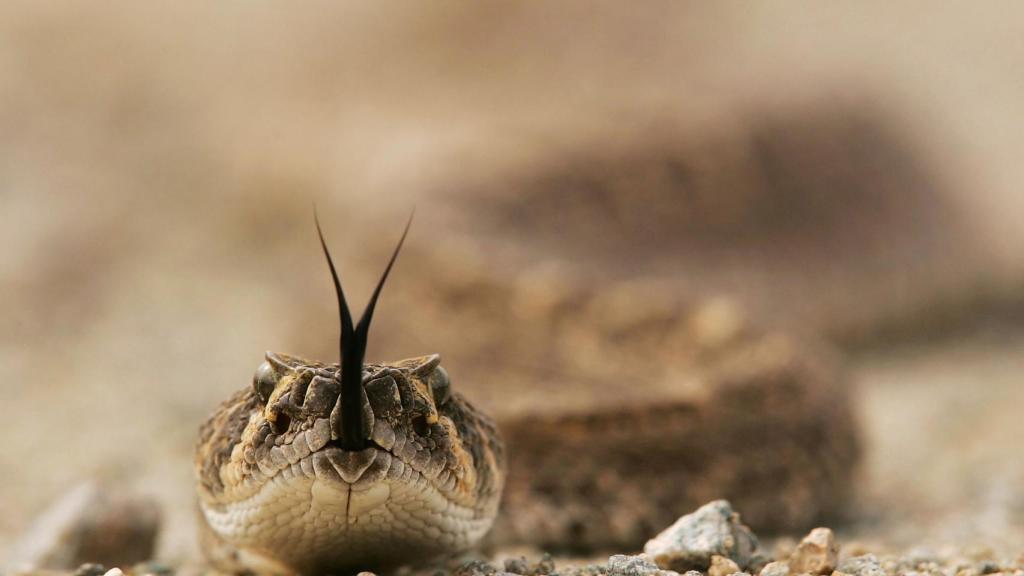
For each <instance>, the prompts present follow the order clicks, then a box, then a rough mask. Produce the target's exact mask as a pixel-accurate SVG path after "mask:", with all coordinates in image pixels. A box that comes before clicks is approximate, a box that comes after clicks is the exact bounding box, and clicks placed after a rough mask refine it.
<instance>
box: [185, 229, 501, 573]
mask: <svg viewBox="0 0 1024 576" xmlns="http://www.w3.org/2000/svg"><path fill="white" fill-rule="evenodd" d="M317 228H318V230H319V223H318V225H317ZM406 231H408V226H407V227H406ZM402 238H403V240H404V238H405V236H404V235H403V237H402ZM321 243H323V236H322V234H321ZM400 247H401V242H399V248H400ZM324 252H325V254H327V258H328V263H329V264H330V267H331V272H332V276H333V278H334V279H335V287H336V289H337V293H338V299H339V307H340V308H341V320H342V338H341V353H342V362H341V363H339V364H322V363H319V362H312V361H308V360H304V359H301V358H297V357H294V356H289V355H285V354H275V353H271V352H268V353H267V354H266V360H265V361H264V362H263V363H262V364H261V365H260V366H259V367H258V368H257V370H256V374H255V376H254V378H253V385H252V386H251V387H248V388H246V389H244V390H241V391H239V392H237V393H236V394H234V395H233V396H232V397H231V398H229V399H228V400H227V401H225V402H224V403H223V404H222V405H221V406H220V407H219V408H218V409H217V411H216V412H215V413H214V414H213V415H212V416H211V417H210V418H209V420H207V422H206V423H205V424H203V426H202V428H201V429H200V437H199V442H198V445H197V451H196V461H195V469H196V477H197V492H198V496H199V509H200V516H201V525H202V531H201V533H202V535H201V546H202V548H203V551H204V553H205V555H206V557H207V559H208V560H209V561H210V562H211V563H212V564H213V566H214V567H216V568H218V569H220V570H224V571H227V572H235V573H240V572H257V573H277V574H295V573H302V574H326V573H331V574H345V573H355V572H358V571H362V570H370V571H375V572H380V571H388V570H391V569H393V568H396V567H398V566H402V565H407V564H417V563H422V562H425V561H428V560H430V559H435V558H439V557H442V556H445V555H448V554H452V553H455V552H458V551H461V550H464V549H466V548H469V547H471V546H472V545H474V544H475V543H476V542H477V541H478V540H479V539H480V538H482V537H483V535H484V534H486V532H487V531H488V530H489V529H490V527H491V525H492V523H493V521H494V518H495V516H496V514H497V510H498V503H499V500H500V498H501V490H502V486H503V484H504V478H505V471H504V448H503V444H502V440H501V437H500V435H499V434H498V431H497V429H496V428H495V426H494V425H493V423H492V422H491V420H490V419H489V418H488V417H487V416H485V415H484V414H482V413H481V412H480V411H479V410H477V409H475V408H474V407H473V406H472V405H471V404H470V403H469V402H468V401H467V400H466V399H465V398H463V397H462V396H461V395H459V394H458V393H457V392H455V391H453V390H451V383H450V380H449V377H448V374H447V372H446V371H445V369H444V368H442V367H441V366H440V357H439V356H437V355H431V356H423V357H419V358H412V359H408V360H403V361H399V362H394V363H389V364H364V363H363V352H364V351H365V344H366V332H367V331H368V329H369V320H370V318H371V317H372V313H373V307H374V304H375V303H376V300H377V296H378V295H379V292H380V288H381V286H382V285H383V283H384V280H385V279H386V278H387V274H388V271H390V269H391V265H392V264H393V263H394V259H395V256H397V254H398V249H396V250H395V254H394V255H393V256H392V259H391V262H390V263H389V264H388V268H387V270H386V271H385V273H384V275H383V277H382V278H381V281H380V283H379V284H378V286H377V290H376V291H375V292H374V294H373V297H372V298H371V300H370V304H369V305H368V306H367V309H366V312H364V314H363V318H362V319H361V320H360V322H359V323H358V325H355V324H354V323H353V322H352V320H351V317H350V316H349V313H348V309H347V305H346V304H345V300H344V295H343V292H342V290H341V284H340V282H339V281H338V279H337V274H336V272H335V270H334V265H333V262H331V261H330V254H328V253H327V248H326V245H325V244H324Z"/></svg>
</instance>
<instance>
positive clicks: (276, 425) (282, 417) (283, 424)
mask: <svg viewBox="0 0 1024 576" xmlns="http://www.w3.org/2000/svg"><path fill="white" fill-rule="evenodd" d="M291 423H292V419H291V417H289V416H288V415H287V414H285V413H284V412H278V413H277V416H276V417H275V418H274V419H273V420H270V429H271V430H273V431H274V434H284V432H285V431H287V430H288V425H289V424H291Z"/></svg>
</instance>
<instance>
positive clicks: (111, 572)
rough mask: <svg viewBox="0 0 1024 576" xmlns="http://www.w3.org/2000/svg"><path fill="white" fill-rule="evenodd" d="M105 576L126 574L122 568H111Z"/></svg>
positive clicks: (122, 575)
mask: <svg viewBox="0 0 1024 576" xmlns="http://www.w3.org/2000/svg"><path fill="white" fill-rule="evenodd" d="M103 576H124V572H122V571H121V569H120V568H111V569H110V570H107V571H106V573H104V574H103Z"/></svg>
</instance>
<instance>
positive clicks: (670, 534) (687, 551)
mask: <svg viewBox="0 0 1024 576" xmlns="http://www.w3.org/2000/svg"><path fill="white" fill-rule="evenodd" d="M756 550H757V537H756V536H754V533H753V532H751V531H750V528H747V527H746V526H744V525H743V523H742V522H740V516H739V514H737V513H736V512H735V511H733V509H732V505H731V504H729V502H727V501H725V500H715V501H714V502H710V503H708V504H705V505H704V506H701V507H700V508H699V509H697V510H696V511H695V512H693V513H691V514H687V515H686V516H683V517H681V518H679V519H678V520H676V522H675V523H674V524H672V525H671V526H669V527H668V528H666V529H665V530H663V531H662V532H661V533H660V534H658V535H657V536H655V537H654V538H652V539H651V540H648V541H647V544H645V545H644V554H646V555H647V556H648V557H649V558H651V559H652V560H653V561H654V563H655V564H657V565H658V566H659V567H660V568H662V569H664V570H675V571H676V572H685V571H687V570H708V569H709V567H710V566H711V558H712V556H714V555H718V556H722V557H725V558H729V559H731V560H732V561H733V562H734V563H735V564H736V565H737V569H736V570H733V572H738V571H739V568H746V567H747V566H748V565H749V563H750V560H751V557H752V556H753V555H754V553H755V552H756ZM729 574H732V572H727V573H725V574H722V575H721V576H729Z"/></svg>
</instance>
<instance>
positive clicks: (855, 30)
mask: <svg viewBox="0 0 1024 576" xmlns="http://www.w3.org/2000/svg"><path fill="white" fill-rule="evenodd" d="M877 8H878V7H876V6H867V5H849V6H832V7H822V6H819V7H815V8H814V9H809V8H808V7H806V6H798V5H793V6H789V7H779V6H773V7H772V8H771V9H768V8H762V7H757V6H749V5H746V4H716V5H713V6H703V7H699V6H691V5H680V4H676V3H671V4H667V3H666V4H658V5H651V7H650V8H649V9H646V10H632V9H630V10H626V9H623V8H622V7H621V5H618V4H616V3H585V4H573V3H568V4H566V3H559V4H557V5H545V6H534V7H528V6H515V5H502V6H473V7H465V6H462V7H459V6H456V5H447V6H446V7H445V8H444V9H440V10H438V11H436V12H434V11H426V10H410V9H408V7H402V8H401V9H397V8H395V7H389V6H386V5H381V4H377V3H369V2H367V3H354V4H347V5H345V6H329V5H326V4H324V5H319V6H318V7H317V8H316V9H310V10H302V11H299V10H294V9H292V8H290V7H283V6H271V5H264V6H256V7H253V6H247V7H245V8H244V9H243V8H241V7H224V6H214V5H207V4H201V3H175V4H174V5H173V6H162V7H158V6H143V5H138V4H135V3H128V2H108V3H101V4H92V5H90V7H89V8H88V9H86V8H84V7H82V6H73V5H63V6H59V5H52V4H40V3H32V2H17V1H15V2H9V3H5V4H3V6H0V47H2V48H3V49H2V50H0V203H2V210H0V245H2V246H3V247H4V249H3V250H2V251H0V292H2V294H3V302H4V304H3V314H0V367H2V369H3V371H4V378H3V379H2V380H0V394H2V397H3V399H4V403H5V404H4V405H5V408H6V410H5V420H4V422H5V424H4V426H3V427H2V429H3V434H4V438H3V442H2V448H0V470H2V471H3V473H4V482H3V485H2V487H0V566H2V565H5V564H6V563H7V562H6V561H7V560H8V559H10V558H12V557H14V551H15V549H16V548H17V546H16V541H17V540H18V539H19V538H20V537H21V536H22V535H23V534H24V533H25V532H26V529H27V527H28V526H29V524H30V522H31V520H32V519H33V518H35V517H36V516H37V515H38V514H39V513H41V512H42V511H43V510H45V509H46V507H47V506H49V505H50V504H51V503H52V502H54V501H57V500H59V499H60V498H61V497H63V496H65V495H66V494H68V493H69V492H71V491H73V490H74V489H75V487H76V486H78V485H80V483H81V482H82V481H83V480H91V479H95V478H98V479H100V480H103V481H105V482H109V483H112V484H113V485H115V486H119V487H127V488H130V489H133V490H134V491H136V492H140V493H142V494H144V495H149V496H152V497H154V498H155V500H156V501H157V502H159V504H160V506H161V507H162V509H163V510H164V512H165V514H164V519H163V523H162V529H161V532H160V538H159V542H158V552H157V556H158V557H159V558H160V559H162V561H165V562H166V563H167V564H169V565H172V566H174V567H179V566H189V565H190V564H189V563H190V562H192V561H194V558H195V543H194V537H195V530H194V525H193V521H192V510H193V508H192V495H191V481H192V479H191V473H190V469H191V467H190V464H189V462H190V459H191V456H192V455H191V450H192V444H193V442H194V439H195V433H196V428H197V426H198V424H199V422H200V421H201V420H202V419H203V417H204V416H205V415H206V413H208V412H209V411H210V410H211V409H212V407H213V406H215V405H216V404H217V403H218V402H219V401H220V400H222V399H223V398H224V397H226V396H227V395H228V394H229V393H230V392H232V391H233V390H235V389H237V388H239V387H241V386H245V385H247V383H248V382H249V379H250V377H251V372H252V370H253V369H254V368H255V367H256V365H257V364H258V363H259V362H260V360H261V358H262V354H263V351H264V350H266V349H272V350H280V351H285V352H293V353H298V354H303V355H306V356H311V357H321V358H333V354H334V353H335V338H336V331H337V326H336V325H335V323H334V322H335V311H334V308H333V306H334V303H333V296H332V293H331V287H330V284H329V283H328V281H327V276H326V271H325V270H324V267H323V263H322V261H321V257H320V254H319V252H318V250H317V245H316V239H315V234H314V232H313V229H312V227H311V216H310V213H311V209H310V205H311V204H312V203H313V202H314V201H315V202H316V203H317V205H318V208H319V210H320V213H321V215H322V217H323V219H324V221H325V227H326V231H327V234H328V237H329V238H330V239H331V240H332V245H334V246H336V247H337V248H336V255H335V257H336V259H337V261H339V262H341V263H343V264H342V272H343V274H344V275H345V277H346V283H347V284H348V285H350V286H351V288H350V291H351V294H352V296H350V298H351V299H352V300H354V301H361V300H362V298H363V297H365V295H366V294H367V293H368V292H369V290H370V286H372V282H373V281H374V279H375V277H376V275H377V274H378V273H379V270H380V268H381V267H382V265H383V262H384V261H385V259H386V256H387V252H388V250H389V249H390V247H391V245H392V243H393V241H394V240H395V238H396V237H397V235H398V233H399V231H400V228H401V225H402V224H403V223H404V219H405V218H406V216H407V214H408V210H409V208H410V206H411V205H413V204H415V205H416V206H417V217H416V218H417V220H416V223H415V224H414V228H413V232H412V235H411V236H410V238H409V248H410V250H409V251H408V252H407V253H406V254H405V255H404V256H403V260H402V261H401V262H400V264H399V267H398V268H397V269H396V271H395V275H394V276H393V277H392V282H391V286H389V288H388V292H386V294H385V296H384V299H383V300H382V303H381V307H380V309H379V312H378V317H377V320H376V322H377V324H378V325H377V327H376V329H375V330H376V333H375V335H374V339H373V341H372V342H371V344H370V350H369V356H370V357H371V358H398V357H405V356H413V355H418V354H423V353H429V352H440V353H442V354H444V355H445V358H446V365H447V366H449V367H450V371H451V373H452V375H453V378H454V379H455V382H456V385H457V386H464V388H465V389H467V390H469V391H472V393H473V394H474V395H477V396H479V398H480V401H481V402H482V403H487V404H489V407H490V408H492V409H494V410H495V411H502V410H507V413H508V414H518V415H524V414H526V415H528V414H530V413H531V412H543V411H544V410H545V409H549V408H550V407H555V408H558V409H565V408H566V407H567V406H568V407H571V405H572V404H573V403H574V402H575V403H578V405H579V406H580V407H594V406H595V405H599V404H600V403H602V402H614V400H615V397H613V396H609V395H603V394H588V395H587V394H583V393H581V392H580V391H581V390H585V389H586V388H585V386H587V385H588V382H591V381H593V384H594V386H597V387H598V388H597V389H598V390H607V389H609V387H610V386H613V385H618V384H621V381H622V379H623V377H624V375H626V376H628V375H631V374H635V373H636V372H637V370H636V368H635V366H633V365H632V362H633V360H634V359H635V357H636V356H635V354H636V350H638V349H642V350H645V351H646V354H647V356H645V358H648V359H652V360H651V361H652V364H653V365H654V366H655V368H654V370H656V371H658V373H657V375H656V377H655V378H651V379H650V380H651V381H650V382H649V383H648V384H649V385H651V386H652V387H654V388H655V389H659V390H662V391H664V390H665V389H670V390H673V391H677V392H681V393H685V392H686V390H685V388H686V384H685V382H686V378H685V376H686V374H687V372H688V369H689V367H691V366H693V365H694V363H693V362H692V359H690V358H683V359H680V358H677V357H676V355H675V354H674V350H677V348H672V347H671V346H669V345H668V344H666V342H673V343H676V344H678V342H679V340H671V339H664V338H661V337H660V336H659V335H664V334H665V332H659V330H658V329H657V328H658V327H657V326H655V329H649V330H647V332H645V333H646V334H649V335H654V337H652V338H650V340H648V341H640V340H634V339H632V338H630V336H629V334H630V333H629V331H628V330H626V331H621V330H618V329H619V328H622V327H628V326H629V325H630V324H629V322H628V321H629V320H635V319H643V318H650V317H653V318H658V314H659V313H660V312H658V311H659V310H662V311H663V310H664V307H665V306H666V302H667V303H668V304H667V306H668V308H669V309H672V307H673V306H680V307H681V308H682V309H686V310H691V311H692V310H701V309H704V310H705V312H706V314H707V315H708V316H710V317H711V318H712V320H713V321H711V322H710V324H711V325H716V323H717V322H719V321H720V320H721V319H722V318H725V319H726V320H728V318H730V317H731V316H730V315H731V314H734V313H736V311H739V312H738V313H739V314H740V316H741V317H743V318H744V322H749V323H751V324H752V325H754V326H756V327H757V330H758V331H764V332H774V331H776V330H779V329H781V330H783V331H784V332H786V333H799V336H800V338H801V339H807V341H810V342H812V348H814V349H818V347H821V348H824V349H828V348H829V347H830V346H832V345H833V344H837V343H838V345H839V346H840V347H841V348H842V349H841V350H840V354H845V353H851V352H852V354H853V356H852V357H851V360H852V363H849V364H847V365H848V366H849V370H850V371H849V380H850V381H851V382H853V383H855V384H857V385H858V387H857V388H851V389H850V390H851V391H850V394H852V400H851V403H850V406H851V409H853V410H855V411H856V413H857V414H858V415H859V420H860V422H861V423H862V425H863V434H864V437H865V438H866V446H865V450H864V457H865V459H866V460H865V468H864V471H863V475H862V476H858V477H856V478H852V479H850V481H851V482H853V483H854V484H855V486H856V495H855V497H853V498H851V499H849V501H848V502H844V503H843V504H845V505H846V507H847V509H848V510H850V511H852V512H853V514H852V518H851V519H849V520H846V521H844V522H843V523H835V524H832V526H833V528H835V529H836V530H837V533H838V534H840V540H841V541H843V542H844V543H852V542H854V541H855V540H859V541H861V542H866V543H869V545H870V548H868V550H869V551H873V552H876V553H878V554H888V553H896V552H905V551H907V550H911V549H914V548H917V547H920V546H930V547H932V549H933V550H935V551H937V552H935V554H936V555H938V556H940V557H941V558H940V560H941V562H937V565H938V566H940V567H941V571H943V572H944V573H947V572H948V574H952V575H953V576H955V575H956V574H957V573H958V572H959V568H957V566H958V564H957V562H959V560H956V559H957V558H961V557H965V558H969V560H968V561H966V562H967V564H965V565H964V566H963V568H964V569H965V570H967V574H970V575H971V576H973V574H974V572H977V573H979V574H982V573H988V572H993V571H1005V572H1008V573H1013V572H1014V571H1015V570H1016V569H1017V567H1015V566H1014V565H1013V564H1012V563H1011V562H1005V563H1002V561H1001V560H1000V561H999V562H1001V563H995V564H993V563H994V562H996V560H985V559H984V558H983V557H984V556H985V554H981V553H979V554H975V555H974V556H971V555H970V554H969V553H971V551H972V550H975V551H977V550H980V549H981V548H976V547H977V546H981V547H982V548H984V547H988V548H992V549H994V550H995V551H996V552H995V554H997V555H998V558H1013V557H1014V556H1013V555H1014V554H1016V553H1018V552H1019V551H1020V550H1019V549H1020V542H1022V541H1024V539H1022V538H1021V536H1020V534H1021V524H1022V523H1024V503H1022V490H1024V489H1022V488H1021V487H1022V486H1024V473H1022V468H1024V464H1022V462H1021V456H1020V449H1019V447H1020V444H1021V442H1022V440H1024V430H1022V427H1021V419H1020V418H1018V417H1017V414H1018V412H1019V407H1020V406H1021V405H1022V403H1024V397H1022V394H1024V393H1022V390H1024V387H1022V386H1021V381H1020V378H1021V377H1020V374H1022V373H1024V372H1022V370H1021V368H1022V366H1021V358H1024V354H1022V352H1024V337H1022V336H1021V335H1020V331H1019V326H1020V325H1021V324H1022V322H1021V318H1022V314H1021V310H1022V309H1024V306H1021V302H1022V301H1024V288H1022V287H1024V280H1022V278H1024V252H1022V250H1021V246H1024V236H1022V232H1021V227H1020V223H1019V214H1021V213H1022V211H1024V200H1022V196H1021V195H1020V194H1019V190H1020V183H1021V182H1022V181H1024V164H1022V163H1020V162H1019V161H1018V159H1019V151H1020V150H1021V149H1022V148H1024V140H1022V137H1021V135H1022V134H1024V125H1022V120H1021V119H1022V118H1024V115H1021V114H1020V113H1019V102H1021V101H1022V99H1024V93H1022V90H1021V85H1020V83H1019V82H1018V81H1017V78H1018V75H1017V74H1016V68H1015V66H1016V62H1018V61H1019V59H1020V57H1021V48H1020V44H1019V40H1018V39H1019V38H1020V36H1021V31H1020V30H1019V27H1020V26H1019V22H1020V21H1021V19H1020V18H1019V16H1020V15H1019V14H1017V12H1019V10H1020V9H1019V8H1018V7H1016V6H1013V5H1003V6H996V5H991V6H987V7H984V8H976V7H966V6H953V5H951V6H943V7H932V8H931V9H929V10H927V11H922V10H921V8H920V6H918V5H916V4H911V3H906V4H896V5H890V6H887V7H886V11H884V12H879V11H877ZM910 23H913V25H910ZM495 285H497V286H499V287H507V288H508V290H503V289H495V288H494V286H495ZM566 286H568V287H569V288H568V290H569V292H568V293H569V294H572V293H573V290H578V289H579V287H580V286H584V287H585V289H586V290H587V291H590V292H592V293H593V294H596V295H599V296H602V298H604V300H599V301H600V302H601V305H600V306H596V305H595V307H594V308H593V309H591V310H589V311H588V312H587V313H585V314H581V315H580V317H581V318H582V320H581V321H579V322H577V323H575V324H573V323H569V324H561V325H548V324H545V323H544V322H543V320H544V319H546V318H548V314H549V313H550V311H551V309H550V308H549V306H550V305H551V303H552V302H556V303H557V302H560V301H562V299H564V298H565V294H566V292H565V290H566ZM652 295H653V296H652ZM680 303H681V304H680ZM645 310H646V311H647V312H645ZM651 310H653V311H654V312H653V316H645V314H647V313H649V312H650V311H651ZM600 311H608V313H609V314H608V317H609V319H608V322H607V324H602V323H601V322H598V321H597V320H598V319H600V318H601V315H600V314H599V312H600ZM616 311H617V312H616ZM615 314H619V316H616V315H615ZM460 315H462V316H461V317H459V316H460ZM698 316H700V314H698ZM716 318H717V319H718V320H715V319H716ZM728 323H729V322H728V321H726V322H725V324H728ZM562 329H564V330H565V332H560V331H559V330H562ZM690 336H691V334H690V333H689V332H687V331H685V330H684V331H681V332H679V333H675V334H674V335H673V337H678V338H682V339H684V340H685V339H686V338H689V337H690ZM552 342H555V343H560V345H561V346H564V347H563V348H561V349H557V350H551V349H550V347H551V346H552ZM609 342H613V343H614V342H621V346H619V347H614V346H608V343H609ZM907 342H911V343H913V345H912V346H906V345H905V343H907ZM811 355H812V356H814V357H816V353H812V354H811ZM558 384H565V386H564V387H562V388H559V387H558V386H557V385H558ZM517 387H521V388H522V391H523V392H525V393H523V394H512V395H511V397H512V401H510V402H508V403H506V402H505V401H504V400H499V399H501V398H506V399H507V398H509V395H508V391H510V390H511V391H515V390H516V389H517ZM613 389H614V390H616V391H617V392H618V393H620V394H621V393H623V392H622V390H623V388H621V387H619V388H613ZM627 390H628V391H627V392H625V394H640V395H642V394H643V393H644V391H643V389H639V388H629V389H627ZM502 391H504V393H505V394H506V395H505V396H502ZM545 391H547V392H550V393H551V397H550V398H551V401H550V402H548V403H543V404H539V403H537V402H536V398H537V395H538V394H544V393H545ZM127 488H126V489H127ZM711 497H715V496H712V495H709V499H710V498H711ZM790 536H792V537H793V538H799V537H801V536H802V533H800V534H791V535H790ZM947 545H948V546H952V548H951V549H950V550H951V551H950V552H948V554H947V553H946V552H945V550H946V548H944V546H947ZM849 548H853V546H852V544H851V545H850V546H849ZM844 549H847V548H846V547H845V546H844ZM616 551H617V552H624V553H625V552H637V551H638V550H616ZM530 554H531V558H539V557H540V556H539V554H540V551H537V550H531V551H530ZM557 562H558V566H559V567H562V566H566V565H567V564H566V562H567V559H565V558H561V557H560V558H558V560H557ZM986 562H989V563H986ZM883 564H884V562H883ZM883 569H884V570H885V571H886V572H887V574H896V573H904V574H905V573H908V572H927V571H930V570H931V568H927V569H925V568H919V567H918V564H913V563H910V564H908V563H907V562H903V561H896V560H893V562H892V563H890V564H884V565H883ZM971 571H974V572H971ZM518 573H523V572H522V571H519V572H518ZM964 576H966V574H965V575H964Z"/></svg>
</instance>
